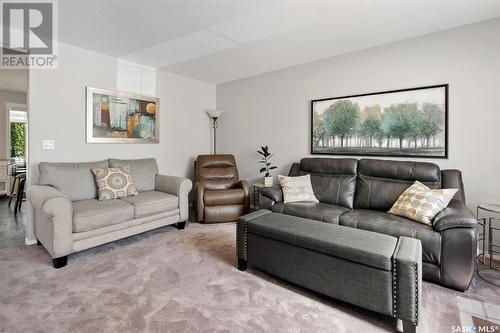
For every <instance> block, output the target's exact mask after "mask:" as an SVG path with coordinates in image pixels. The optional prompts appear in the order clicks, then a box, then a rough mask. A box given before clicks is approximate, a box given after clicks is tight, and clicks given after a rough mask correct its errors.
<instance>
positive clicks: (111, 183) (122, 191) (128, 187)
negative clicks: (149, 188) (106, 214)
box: [92, 165, 139, 201]
mask: <svg viewBox="0 0 500 333" xmlns="http://www.w3.org/2000/svg"><path fill="white" fill-rule="evenodd" d="M92 173H93V174H94V176H95V182H96V184H97V192H98V193H99V200H101V201H103V200H110V199H117V198H123V197H128V196H131V195H137V194H139V193H138V192H137V190H136V188H135V185H134V181H133V180H132V169H131V168H130V167H129V166H128V165H125V166H121V167H119V168H95V169H92Z"/></svg>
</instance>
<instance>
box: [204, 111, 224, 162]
mask: <svg viewBox="0 0 500 333" xmlns="http://www.w3.org/2000/svg"><path fill="white" fill-rule="evenodd" d="M206 112H207V114H208V116H209V117H210V119H212V128H213V129H214V155H215V154H217V128H218V127H219V122H218V120H217V119H219V117H220V116H221V114H222V112H223V111H221V110H206Z"/></svg>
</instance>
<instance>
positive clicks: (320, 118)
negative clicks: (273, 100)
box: [310, 84, 448, 159]
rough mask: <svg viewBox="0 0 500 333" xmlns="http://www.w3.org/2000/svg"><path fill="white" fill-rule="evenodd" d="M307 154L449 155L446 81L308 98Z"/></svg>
mask: <svg viewBox="0 0 500 333" xmlns="http://www.w3.org/2000/svg"><path fill="white" fill-rule="evenodd" d="M310 134H311V154H312V155H351V156H384V157H417V158H440V159H447V158H448V84H439V85H430V86H423V87H416V88H407V89H398V90H387V91H380V92H374V93H366V94H357V95H348V96H341V97H331V98H322V99H315V100H312V101H311V132H310Z"/></svg>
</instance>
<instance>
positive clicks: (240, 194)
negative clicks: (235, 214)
mask: <svg viewBox="0 0 500 333" xmlns="http://www.w3.org/2000/svg"><path fill="white" fill-rule="evenodd" d="M203 201H204V203H205V205H206V206H221V205H241V204H243V203H244V202H245V191H244V190H243V189H241V188H234V189H228V190H213V191H205V194H204V198H203Z"/></svg>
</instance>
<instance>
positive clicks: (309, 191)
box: [278, 175, 319, 203]
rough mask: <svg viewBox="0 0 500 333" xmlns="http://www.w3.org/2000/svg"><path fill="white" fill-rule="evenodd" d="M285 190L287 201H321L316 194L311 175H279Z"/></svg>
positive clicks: (282, 187)
mask: <svg viewBox="0 0 500 333" xmlns="http://www.w3.org/2000/svg"><path fill="white" fill-rule="evenodd" d="M278 180H279V182H280V185H281V190H282V191H283V199H284V200H283V201H284V202H285V203H287V202H319V201H318V199H316V197H315V196H314V191H313V188H312V184H311V176H310V175H305V176H298V177H286V176H281V175H278Z"/></svg>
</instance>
